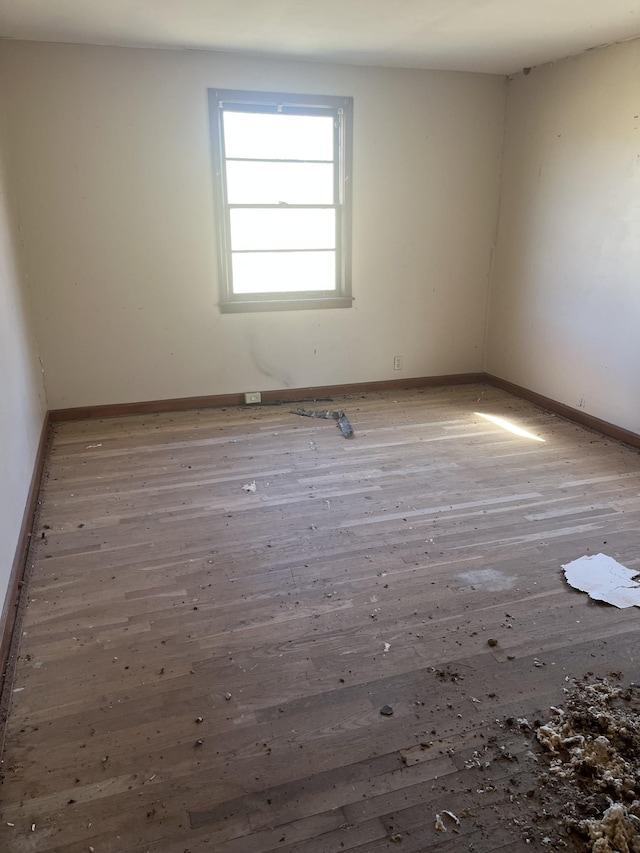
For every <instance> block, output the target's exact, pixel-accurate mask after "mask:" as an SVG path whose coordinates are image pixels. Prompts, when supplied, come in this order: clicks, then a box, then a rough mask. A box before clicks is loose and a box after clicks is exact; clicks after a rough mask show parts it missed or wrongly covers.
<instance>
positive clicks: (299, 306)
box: [220, 296, 353, 314]
mask: <svg viewBox="0 0 640 853" xmlns="http://www.w3.org/2000/svg"><path fill="white" fill-rule="evenodd" d="M352 304H353V297H351V296H329V297H321V298H318V297H312V298H311V299H305V298H304V297H300V298H295V299H256V300H242V301H240V300H238V301H237V302H221V303H220V313H221V314H245V313H249V312H255V311H307V310H311V309H313V310H315V309H317V308H351V306H352Z"/></svg>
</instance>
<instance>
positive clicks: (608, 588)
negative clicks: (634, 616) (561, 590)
mask: <svg viewBox="0 0 640 853" xmlns="http://www.w3.org/2000/svg"><path fill="white" fill-rule="evenodd" d="M562 568H563V569H564V576H565V578H566V579H567V583H568V584H570V586H572V587H574V588H575V589H579V590H580V591H581V592H586V593H588V595H589V597H590V598H593V599H594V600H595V601H606V602H607V604H613V605H614V607H640V583H639V582H638V581H636V580H634V578H636V577H637V576H638V574H639V573H638V572H637V571H635V570H634V569H627V568H626V566H623V565H621V564H620V563H618V562H616V561H615V560H614V559H613V558H612V557H608V556H607V555H606V554H593V555H590V556H586V557H579V558H578V559H577V560H573V561H572V562H571V563H567V564H566V565H563V566H562Z"/></svg>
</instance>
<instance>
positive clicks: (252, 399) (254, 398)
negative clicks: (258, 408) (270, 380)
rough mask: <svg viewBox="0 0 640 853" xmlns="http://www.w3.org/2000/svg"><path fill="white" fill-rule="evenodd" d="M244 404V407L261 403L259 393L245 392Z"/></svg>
mask: <svg viewBox="0 0 640 853" xmlns="http://www.w3.org/2000/svg"><path fill="white" fill-rule="evenodd" d="M244 402H245V403H246V405H250V404H251V403H261V402H262V394H261V393H260V391H246V392H245V395H244Z"/></svg>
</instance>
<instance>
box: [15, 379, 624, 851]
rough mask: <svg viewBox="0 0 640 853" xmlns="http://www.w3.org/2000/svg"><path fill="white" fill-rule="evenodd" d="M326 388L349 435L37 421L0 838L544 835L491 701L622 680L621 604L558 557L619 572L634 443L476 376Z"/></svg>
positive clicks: (130, 421) (520, 742)
mask: <svg viewBox="0 0 640 853" xmlns="http://www.w3.org/2000/svg"><path fill="white" fill-rule="evenodd" d="M305 405H307V404H305ZM327 405H331V406H332V408H344V409H345V411H346V412H347V415H348V417H349V419H350V421H351V423H352V425H353V427H354V429H355V437H354V438H353V439H352V440H345V439H343V438H342V436H341V434H340V432H339V430H338V429H336V424H335V421H323V420H310V419H307V418H299V417H296V416H295V415H292V414H290V409H291V408H294V406H290V405H287V406H282V407H263V408H257V409H253V408H251V409H247V408H243V409H240V408H233V409H227V410H217V411H216V410H203V411H193V412H180V413H176V414H160V415H154V416H149V417H122V418H117V419H111V420H102V421H77V422H73V423H71V422H68V423H59V424H57V425H56V426H55V434H54V439H53V443H52V449H51V452H50V458H49V460H48V463H47V471H46V476H45V481H44V485H43V489H42V495H41V501H42V505H41V510H40V515H39V519H38V527H37V531H36V536H35V537H34V544H33V548H32V554H31V564H32V568H31V576H30V579H29V581H28V586H27V590H26V593H25V595H26V596H27V599H28V601H27V604H26V608H25V612H24V619H23V624H22V626H21V631H22V634H21V636H20V646H19V660H18V663H17V667H16V672H15V677H14V679H13V683H12V684H10V685H9V688H8V689H9V690H11V693H10V701H11V707H10V712H9V717H8V722H7V725H6V740H5V746H4V754H3V776H4V780H3V785H2V788H1V798H2V824H1V826H0V849H1V850H6V851H9V853H23V851H38V853H40V851H42V853H44V851H46V853H56V851H65V853H86V851H91V850H94V851H95V853H125V851H126V852H127V853H145V851H148V853H187V851H188V853H201V851H215V853H270V851H275V850H277V851H284V853H338V851H352V853H379V851H387V850H399V851H402V853H407V851H416V853H418V851H425V850H431V849H434V848H437V849H438V851H442V853H453V851H475V853H483V851H496V850H505V851H507V850H509V851H520V850H528V851H531V850H536V849H545V848H544V846H541V841H540V839H541V837H542V835H543V834H544V831H545V829H544V826H541V827H539V828H538V827H536V826H532V828H531V832H530V833H529V837H530V840H531V843H529V844H527V843H526V836H527V830H526V829H523V827H522V825H518V824H516V823H514V819H515V820H519V821H520V822H521V824H522V823H524V824H525V827H526V824H527V820H528V818H527V814H528V812H527V809H528V805H527V803H528V799H527V796H526V792H527V791H530V789H531V785H532V784H533V783H532V778H533V777H532V766H531V760H530V758H529V757H527V753H528V751H529V750H530V749H531V747H530V744H528V742H527V739H526V738H524V737H523V735H521V734H520V733H519V732H515V731H511V730H509V729H505V728H504V726H502V725H499V724H498V723H497V722H496V721H502V720H504V719H505V717H507V716H514V717H518V716H526V717H529V718H531V719H532V720H533V719H534V718H535V717H539V718H545V719H546V715H547V714H548V707H549V706H550V705H558V704H561V703H562V701H563V695H564V694H563V690H564V688H565V687H566V684H567V681H568V680H569V679H571V678H573V677H576V676H581V675H582V674H583V673H584V672H585V671H586V670H591V671H593V672H595V673H599V674H604V673H606V672H608V671H610V670H612V669H615V670H621V671H622V672H623V673H624V678H625V680H628V681H634V680H635V681H640V667H639V665H638V652H637V648H638V639H639V636H640V630H639V627H640V623H639V621H638V612H637V611H636V609H635V608H630V609H628V610H617V609H615V608H613V607H608V606H605V605H598V604H595V603H593V602H592V601H591V600H590V599H589V598H588V597H587V596H586V595H584V594H582V593H578V592H576V591H574V590H571V589H570V588H569V587H568V586H567V585H566V584H565V582H564V580H563V576H562V572H561V568H560V567H561V564H562V563H564V562H568V561H570V560H572V559H574V558H576V557H578V556H581V555H583V554H587V553H597V552H599V551H603V552H605V553H607V554H610V555H611V556H613V557H615V558H616V559H618V560H619V561H620V562H622V563H624V564H625V565H627V566H629V567H630V568H638V569H640V541H639V539H640V536H639V533H638V530H639V528H640V456H639V455H638V453H637V452H636V451H633V450H631V449H629V448H626V447H624V446H622V445H618V444H616V443H615V442H612V441H611V440H608V439H604V438H601V437H599V436H598V435H597V434H595V433H592V432H589V431H588V430H585V429H583V428H581V427H577V426H575V425H573V424H570V423H568V422H565V421H562V420H560V419H559V418H556V417H555V416H553V415H550V414H548V413H545V412H543V411H541V410H539V409H537V408H536V407H534V406H532V405H530V404H528V403H525V402H523V401H521V400H518V399H516V398H514V397H511V396H509V395H508V394H505V393H504V392H501V391H498V390H496V389H494V388H489V387H485V386H478V385H475V386H460V387H456V388H438V389H424V390H421V391H399V392H396V393H384V394H368V395H362V396H358V395H352V396H349V397H345V398H336V399H335V400H334V402H333V403H331V404H328V403H324V402H323V403H322V404H320V405H318V408H323V407H326V406H327ZM476 413H482V414H488V415H492V416H499V417H502V418H506V419H508V420H509V421H511V422H512V423H514V424H516V425H518V426H520V427H523V428H524V429H525V430H528V431H530V433H532V434H533V435H534V436H537V437H539V438H542V439H543V441H536V440H534V439H533V438H531V437H523V436H518V435H514V434H512V433H510V432H508V431H506V430H505V429H504V428H503V426H500V425H498V424H496V423H494V422H491V421H489V420H486V419H485V418H484V417H482V415H481V414H476ZM252 483H255V492H252V491H245V490H244V488H243V486H245V485H247V486H251V484H252ZM488 639H496V640H497V641H498V643H497V645H496V646H490V645H489V644H488V642H487V641H488ZM385 705H388V706H390V708H391V709H392V710H393V714H392V715H390V716H385V715H383V714H381V713H380V709H381V708H382V707H383V706H385ZM496 736H497V737H498V741H497V743H496V741H495V740H493V739H494V738H496ZM499 746H502V747H504V748H505V749H508V750H509V751H510V752H511V753H513V755H514V760H504V751H503V753H502V754H501V753H500V751H499ZM500 759H503V760H500ZM515 759H519V760H515ZM485 765H486V766H485ZM444 809H448V810H450V811H452V812H453V813H454V814H456V815H457V817H458V818H459V820H460V825H459V826H456V825H455V823H454V822H453V821H452V820H451V819H448V818H446V827H447V832H446V833H443V832H438V831H437V830H436V828H435V823H434V820H435V814H436V813H442V812H443V810H444Z"/></svg>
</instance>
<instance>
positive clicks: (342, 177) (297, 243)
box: [209, 89, 353, 311]
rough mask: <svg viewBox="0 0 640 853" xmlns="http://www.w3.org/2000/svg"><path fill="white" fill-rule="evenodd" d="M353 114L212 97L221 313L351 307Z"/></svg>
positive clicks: (297, 99) (260, 95)
mask: <svg viewBox="0 0 640 853" xmlns="http://www.w3.org/2000/svg"><path fill="white" fill-rule="evenodd" d="M352 107H353V101H352V99H351V98H338V97H324V96H317V95H282V94H274V93H267V92H242V91H229V90H215V89H212V90H210V92H209V109H210V118H211V139H212V147H213V167H214V184H215V186H214V189H215V199H216V218H217V225H218V258H219V263H218V267H219V280H220V307H221V310H222V311H261V310H280V309H287V308H342V307H349V306H350V305H351V269H350V267H351V263H350V254H351V253H350V235H351V204H350V199H351V150H350V149H351V115H352Z"/></svg>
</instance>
